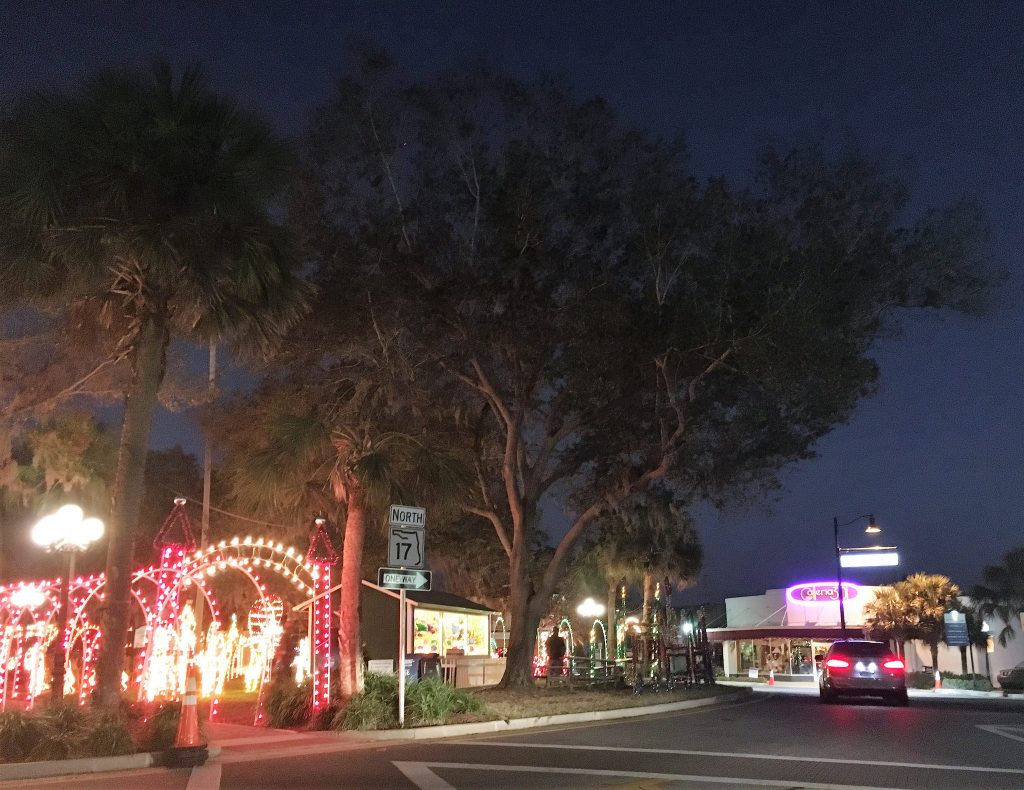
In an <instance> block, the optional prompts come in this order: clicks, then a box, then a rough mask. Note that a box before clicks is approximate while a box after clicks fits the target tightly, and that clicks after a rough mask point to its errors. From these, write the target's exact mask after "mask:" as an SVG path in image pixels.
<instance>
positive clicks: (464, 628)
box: [360, 581, 505, 687]
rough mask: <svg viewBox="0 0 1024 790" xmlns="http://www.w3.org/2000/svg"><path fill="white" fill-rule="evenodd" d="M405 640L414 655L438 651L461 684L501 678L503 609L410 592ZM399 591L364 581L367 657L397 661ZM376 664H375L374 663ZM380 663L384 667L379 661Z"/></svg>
mask: <svg viewBox="0 0 1024 790" xmlns="http://www.w3.org/2000/svg"><path fill="white" fill-rule="evenodd" d="M406 606H407V607H408V608H407V611H406V626H407V628H408V632H407V634H406V644H407V645H409V646H410V650H409V652H410V654H412V653H415V654H417V655H420V656H428V655H432V656H437V657H439V658H441V659H444V663H445V664H446V665H448V666H449V667H450V668H451V673H450V676H452V675H453V676H454V683H455V685H456V686H459V687H467V686H485V685H492V684H495V683H497V682H498V681H499V680H501V676H502V674H503V673H504V671H505V659H504V658H499V657H498V656H497V655H496V644H495V639H494V635H495V633H498V634H500V633H501V632H500V631H497V629H496V628H495V626H496V625H498V626H499V627H500V623H501V613H500V612H496V611H494V610H493V609H490V608H489V607H487V606H484V605H483V604H479V603H477V602H476V601H471V600H469V599H468V598H462V597H460V596H458V595H452V594H451V593H446V592H434V591H411V590H410V591H408V592H407V593H406ZM398 607H399V594H398V593H397V592H395V591H392V590H385V589H384V588H382V587H378V586H377V585H376V584H373V583H372V582H368V581H363V588H362V596H361V599H360V608H361V613H362V617H361V623H362V625H361V627H362V637H363V650H364V654H365V657H366V659H367V661H368V662H384V663H386V664H387V663H390V665H391V666H393V665H394V664H393V662H394V660H395V658H396V657H397V655H398ZM371 666H372V664H371ZM378 666H381V665H380V664H378Z"/></svg>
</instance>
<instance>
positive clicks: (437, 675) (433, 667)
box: [420, 653, 441, 680]
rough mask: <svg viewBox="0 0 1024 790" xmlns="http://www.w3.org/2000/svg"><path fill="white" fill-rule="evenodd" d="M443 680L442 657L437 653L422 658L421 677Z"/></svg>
mask: <svg viewBox="0 0 1024 790" xmlns="http://www.w3.org/2000/svg"><path fill="white" fill-rule="evenodd" d="M424 678H434V679H435V680H441V657H440V656H439V655H437V654H436V653H431V654H430V655H427V656H423V657H422V658H420V679H421V680H422V679H424Z"/></svg>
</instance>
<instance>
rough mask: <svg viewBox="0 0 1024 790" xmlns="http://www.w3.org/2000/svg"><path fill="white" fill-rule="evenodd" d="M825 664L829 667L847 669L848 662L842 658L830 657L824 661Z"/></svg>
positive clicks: (848, 666)
mask: <svg viewBox="0 0 1024 790" xmlns="http://www.w3.org/2000/svg"><path fill="white" fill-rule="evenodd" d="M825 666H827V667H828V668H829V669H849V668H850V662H849V661H847V660H845V659H842V658H830V659H829V660H828V661H826V662H825Z"/></svg>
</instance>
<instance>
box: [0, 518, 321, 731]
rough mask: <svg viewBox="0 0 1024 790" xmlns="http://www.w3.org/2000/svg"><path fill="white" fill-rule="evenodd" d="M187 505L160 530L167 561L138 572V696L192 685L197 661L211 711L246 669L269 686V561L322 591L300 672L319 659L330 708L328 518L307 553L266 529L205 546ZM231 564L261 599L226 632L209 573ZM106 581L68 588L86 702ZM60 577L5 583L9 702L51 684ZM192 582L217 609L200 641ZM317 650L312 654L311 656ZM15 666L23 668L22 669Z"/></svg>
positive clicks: (0, 643)
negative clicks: (93, 617) (244, 622)
mask: <svg viewBox="0 0 1024 790" xmlns="http://www.w3.org/2000/svg"><path fill="white" fill-rule="evenodd" d="M183 504H184V502H183V501H182V502H179V501H178V500H176V501H175V508H174V510H172V512H171V515H170V516H169V517H168V520H167V522H165V524H164V527H163V529H161V532H160V534H159V535H158V540H157V545H158V549H159V557H160V562H159V564H158V565H149V566H145V567H143V568H140V569H138V570H137V571H135V572H134V573H133V575H132V582H131V585H130V588H131V595H132V596H133V598H134V600H135V601H136V603H137V605H138V606H139V610H140V611H141V614H142V617H143V621H144V628H145V631H146V639H145V640H144V642H143V644H142V646H141V647H140V649H139V650H138V652H137V654H136V660H135V662H134V665H133V666H132V668H131V672H132V677H133V678H134V682H135V683H137V684H138V687H139V696H140V698H141V699H146V700H153V699H156V698H158V697H170V698H175V697H177V696H180V695H181V694H182V693H183V692H184V682H185V680H184V679H185V675H186V668H187V666H188V664H189V662H192V661H194V662H195V663H196V664H197V665H198V666H199V668H200V669H201V673H202V674H201V689H200V693H201V694H202V695H203V696H209V697H211V700H212V702H211V713H210V715H211V718H214V717H215V716H216V712H217V708H218V705H219V695H220V694H221V693H222V692H223V688H224V683H225V681H226V680H227V679H229V678H232V677H243V678H244V679H245V684H246V686H247V688H250V689H251V690H255V688H259V689H261V691H262V689H263V687H264V686H265V685H266V683H267V681H268V680H269V674H270V671H271V668H272V661H273V656H274V652H275V650H276V648H277V644H278V642H279V641H280V638H281V636H282V634H283V628H282V626H281V622H282V614H283V604H282V603H281V601H280V599H279V598H277V597H276V596H273V595H271V594H270V593H269V592H268V589H267V586H266V585H265V584H264V583H263V582H262V581H261V580H260V578H259V577H258V576H257V575H256V572H255V569H258V568H262V569H266V570H268V571H271V572H273V573H276V574H277V575H278V576H279V577H280V578H281V579H282V580H283V581H285V582H288V583H290V585H291V586H293V588H294V589H295V590H296V592H297V593H298V594H300V595H305V596H309V597H312V598H314V599H315V601H314V604H313V617H312V626H313V633H312V634H307V636H306V637H304V638H303V640H301V641H300V646H299V651H298V652H299V654H300V656H301V658H300V660H299V662H298V666H297V668H296V673H297V677H298V678H299V679H302V678H303V677H304V676H305V675H308V674H309V669H310V666H311V665H312V667H313V668H314V671H313V673H312V674H313V681H314V696H313V705H314V708H315V709H318V710H319V709H321V708H323V707H325V706H326V705H327V704H328V702H329V693H330V625H331V616H332V615H331V605H330V595H329V592H328V591H329V590H330V588H331V566H332V565H333V564H334V563H335V562H336V559H337V558H336V555H335V554H334V550H333V548H332V547H331V546H330V542H329V540H328V539H327V536H326V532H325V531H324V529H323V526H324V521H323V520H322V519H318V520H317V521H316V523H315V526H314V531H313V534H312V536H311V538H312V539H311V545H310V551H309V552H308V553H307V554H306V555H305V556H303V555H302V554H301V553H299V552H298V551H296V549H295V547H294V546H288V547H285V546H284V545H283V544H282V543H280V542H274V541H272V540H269V539H267V538H265V537H257V538H256V539H255V540H254V539H253V537H252V536H251V535H247V536H245V537H244V538H241V537H239V536H234V537H232V538H231V539H230V540H222V541H220V542H218V543H217V544H216V545H211V546H209V547H207V548H205V549H199V548H196V547H195V543H194V539H193V537H192V533H191V529H190V525H189V523H188V520H187V516H186V515H185V513H184V509H183V507H182V505H183ZM174 527H177V528H179V529H180V531H181V535H180V538H179V537H178V536H175V539H173V540H172V539H165V538H169V534H168V533H169V531H170V530H171V529H172V528H174ZM226 570H234V571H236V572H241V573H243V574H244V575H246V576H247V577H248V578H249V579H250V581H251V582H252V584H253V586H254V587H255V589H256V591H257V594H258V596H259V600H258V601H257V602H256V603H255V604H254V610H255V617H254V618H253V617H252V615H253V614H254V612H250V615H251V617H250V619H251V624H250V628H249V629H248V631H247V632H241V631H240V630H239V628H238V624H237V618H236V617H235V615H232V617H231V622H230V625H229V628H228V629H227V631H225V630H224V629H223V627H222V618H221V615H220V612H219V609H218V606H217V603H216V599H215V597H214V596H213V595H212V593H211V591H210V589H209V588H208V586H207V583H208V581H210V580H212V578H214V577H215V576H217V575H218V574H219V573H221V572H223V571H226ZM105 582H106V580H105V577H104V576H103V574H91V575H85V576H77V577H75V578H74V580H73V582H72V584H71V586H70V587H71V588H70V590H69V598H68V601H69V603H68V615H69V618H68V619H69V624H68V628H67V631H66V632H65V634H64V640H65V645H64V647H65V653H66V655H69V656H70V654H71V648H72V647H75V648H77V649H80V651H81V652H80V655H81V662H80V664H78V665H77V666H76V667H75V668H74V669H71V668H70V667H69V671H67V672H66V674H65V689H66V693H67V694H68V695H71V694H74V695H76V696H77V698H78V702H79V703H80V704H85V702H86V701H87V700H88V699H89V696H90V694H91V692H92V691H93V689H94V688H95V685H96V667H95V664H96V658H97V656H98V652H99V644H100V640H101V638H102V634H101V631H100V629H99V628H98V627H97V625H95V624H94V623H92V622H90V613H91V612H94V610H95V607H90V603H91V602H93V601H98V602H102V601H103V599H104V596H105V588H104V585H105ZM60 584H61V582H60V580H58V579H43V580H38V581H31V582H14V583H8V584H5V585H0V614H3V613H6V622H5V625H4V626H3V627H0V704H2V705H3V706H6V704H7V702H8V700H9V699H12V698H24V699H25V700H26V702H27V704H29V705H31V704H32V702H33V701H34V699H35V698H36V697H38V696H39V695H40V694H41V693H42V692H43V691H45V690H46V688H47V675H46V666H45V664H46V661H45V659H46V651H47V647H48V645H49V644H50V643H51V642H52V641H53V640H54V639H56V638H57V634H56V628H55V626H54V625H53V620H54V615H55V613H56V611H57V595H58V594H59V589H60ZM147 585H148V586H147ZM192 585H195V586H196V587H197V588H198V589H199V590H200V591H201V593H202V595H203V598H204V599H205V601H206V605H207V606H208V607H209V609H210V611H211V613H212V622H211V624H210V626H209V628H208V629H207V631H206V633H205V640H204V642H203V646H202V649H199V648H200V640H199V639H198V634H197V633H196V627H195V614H194V612H193V611H192V607H191V605H190V604H186V605H185V606H184V607H182V606H181V598H182V591H183V590H184V589H187V588H190V587H191V586H192ZM25 612H32V613H33V622H32V623H30V624H27V625H23V624H21V623H20V622H19V621H20V619H21V616H22V613H25ZM310 651H312V652H313V654H314V655H313V657H312V660H311V658H310V655H309V654H310ZM17 668H21V671H14V670H15V669H17ZM22 678H24V679H25V682H24V683H23V682H22ZM128 680H129V677H128V674H127V673H125V675H124V676H123V678H122V686H124V687H127V685H128ZM22 686H24V687H22ZM261 696H262V694H261ZM261 717H262V718H265V715H263V711H262V710H261V711H260V714H258V717H257V718H261Z"/></svg>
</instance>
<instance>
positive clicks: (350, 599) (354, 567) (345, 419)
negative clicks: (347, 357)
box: [225, 375, 468, 699]
mask: <svg viewBox="0 0 1024 790" xmlns="http://www.w3.org/2000/svg"><path fill="white" fill-rule="evenodd" d="M326 379H327V380H328V382H329V383H325V382H323V381H320V382H313V381H306V382H304V383H303V384H302V385H301V386H300V387H299V388H298V389H292V390H291V391H288V389H287V388H286V387H285V388H281V387H278V386H275V385H273V384H270V385H268V386H267V387H266V388H264V390H263V391H262V392H261V393H258V394H257V395H256V396H255V397H254V398H250V399H249V404H250V409H249V410H246V409H245V408H244V407H243V408H232V409H230V411H231V412H233V413H234V418H233V419H232V421H231V422H232V425H238V424H239V419H238V418H239V415H243V416H242V419H243V420H245V421H248V422H249V423H250V427H251V428H252V429H253V430H254V436H255V440H254V441H250V442H245V441H244V440H243V441H239V440H238V437H237V436H236V437H235V439H234V441H233V440H232V439H231V438H230V437H225V444H226V446H227V449H228V452H229V458H228V468H229V475H230V482H231V486H232V489H233V491H234V493H235V495H236V497H237V498H238V499H239V500H240V501H243V502H245V503H247V504H250V505H252V506H254V507H257V508H259V509H261V510H263V511H275V510H276V511H278V512H286V513H289V512H290V513H298V512H301V511H302V509H304V508H308V507H309V506H311V505H312V506H314V507H324V506H326V507H329V508H331V509H332V510H333V511H334V513H335V514H336V515H335V517H336V519H338V520H339V521H343V522H344V529H343V544H342V552H341V582H340V585H341V605H340V609H339V613H340V624H339V635H338V642H339V645H338V649H339V676H340V693H341V696H342V697H343V698H346V699H347V698H349V697H351V696H352V695H353V694H356V693H357V692H358V691H359V690H360V683H361V673H360V671H359V668H360V647H361V640H360V634H359V631H360V623H359V593H360V588H361V585H362V564H363V544H364V542H365V539H366V535H367V527H368V525H370V524H378V525H381V526H383V522H384V519H383V515H384V513H385V511H386V508H387V506H388V503H389V502H394V501H398V502H407V503H416V504H421V505H425V506H427V507H428V508H429V510H430V517H431V519H432V520H433V519H443V518H445V517H447V516H449V515H452V514H454V513H455V512H457V511H458V507H459V504H460V503H461V501H462V497H463V492H464V491H465V490H466V486H467V485H468V479H467V474H466V471H465V467H464V466H463V465H462V464H461V463H459V461H458V460H457V459H456V458H455V457H454V456H452V455H449V454H446V453H445V452H444V451H443V450H440V449H438V448H436V447H432V446H430V445H428V444H427V442H426V440H425V439H424V438H421V437H415V436H412V435H410V434H408V433H403V432H400V431H395V430H387V429H386V428H384V427H382V425H383V424H384V423H385V422H386V421H388V420H389V418H391V420H390V421H391V422H393V423H400V422H402V420H401V419H397V418H395V405H394V404H395V401H394V400H393V392H391V391H390V390H389V389H388V388H387V387H374V386H373V385H372V384H371V382H370V380H369V379H361V380H359V381H358V382H356V381H354V380H353V381H351V382H349V383H350V384H351V385H352V387H351V388H348V387H347V386H345V385H344V384H342V380H341V379H333V377H332V376H330V375H328V376H326ZM332 379H333V380H332ZM327 389H340V391H341V392H343V393H344V395H343V396H341V397H337V396H336V397H335V398H334V399H333V401H332V400H331V399H330V398H329V397H328V396H327V395H326V390H327ZM321 395H323V396H324V397H320V396H321Z"/></svg>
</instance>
